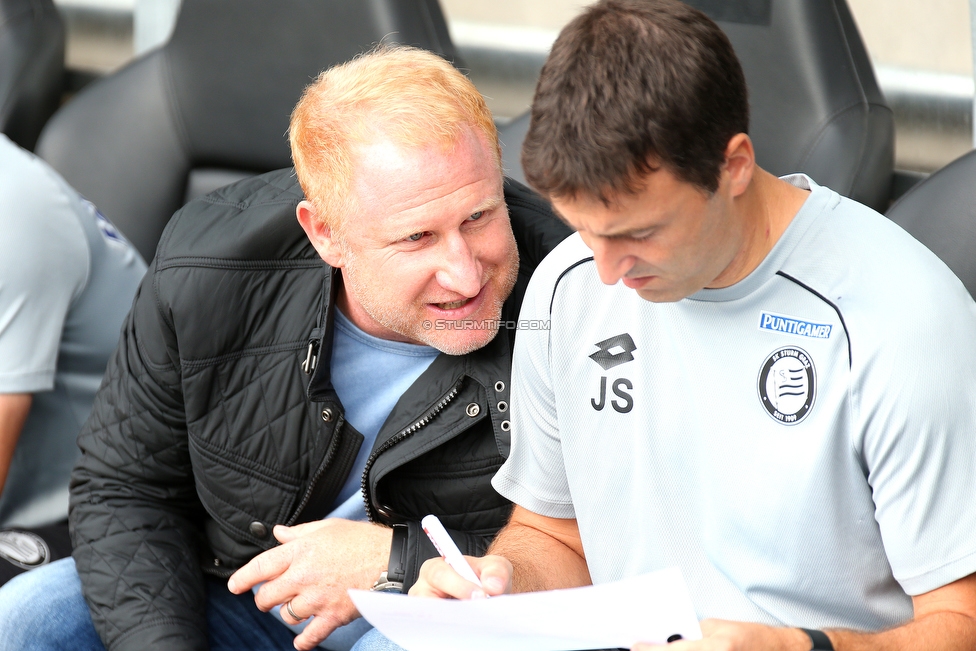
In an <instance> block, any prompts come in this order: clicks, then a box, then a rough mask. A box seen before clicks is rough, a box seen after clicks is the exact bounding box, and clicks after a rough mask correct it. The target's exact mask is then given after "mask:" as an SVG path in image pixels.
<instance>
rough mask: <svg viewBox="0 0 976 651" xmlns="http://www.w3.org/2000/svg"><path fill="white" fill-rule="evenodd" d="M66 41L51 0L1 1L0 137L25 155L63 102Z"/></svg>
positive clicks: (58, 16)
mask: <svg viewBox="0 0 976 651" xmlns="http://www.w3.org/2000/svg"><path fill="white" fill-rule="evenodd" d="M64 38H65V37H64V24H63V23H62V22H61V17H60V15H59V14H58V12H57V10H56V9H55V7H54V3H53V2H52V0H0V131H2V132H3V133H5V134H6V135H7V137H9V138H10V139H11V140H13V141H14V142H16V143H17V144H18V145H20V146H21V147H24V148H25V149H34V145H35V143H36V142H37V136H38V134H39V133H40V132H41V128H42V127H43V126H44V123H45V122H47V120H48V118H49V117H51V114H53V113H54V111H55V110H56V109H57V108H58V103H59V102H60V101H61V91H62V89H63V86H64Z"/></svg>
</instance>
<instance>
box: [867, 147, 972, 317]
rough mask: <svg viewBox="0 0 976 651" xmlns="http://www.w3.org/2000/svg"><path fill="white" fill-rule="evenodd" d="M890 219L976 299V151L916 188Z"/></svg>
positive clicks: (889, 211)
mask: <svg viewBox="0 0 976 651" xmlns="http://www.w3.org/2000/svg"><path fill="white" fill-rule="evenodd" d="M886 215H887V217H888V218H889V219H891V221H893V222H895V223H896V224H898V225H899V226H901V227H902V228H904V229H905V230H906V231H908V232H909V233H911V234H912V235H913V236H914V237H915V239H917V240H918V241H920V242H921V243H922V244H924V245H925V246H927V247H928V248H929V249H930V250H931V251H932V252H933V253H935V254H936V255H937V256H939V258H941V259H942V261H943V262H945V263H946V265H948V267H949V268H950V269H952V271H953V273H955V274H956V275H957V276H958V277H959V279H960V280H962V283H963V285H965V286H966V289H968V290H969V293H970V295H972V296H973V297H974V298H976V151H972V152H969V153H968V154H965V155H963V156H961V157H960V158H957V159H956V160H954V161H953V162H951V163H949V164H948V165H946V166H945V167H943V168H942V169H940V170H938V171H937V172H935V173H934V174H932V176H930V177H928V178H927V179H925V180H924V181H922V182H921V183H919V184H917V185H915V186H914V187H913V188H912V189H911V190H909V191H908V192H907V193H906V194H905V195H904V196H903V197H901V199H899V200H898V201H897V202H896V203H895V204H894V205H893V206H891V208H890V209H889V210H888V212H887V213H886Z"/></svg>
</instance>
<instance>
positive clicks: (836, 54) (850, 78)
mask: <svg viewBox="0 0 976 651" xmlns="http://www.w3.org/2000/svg"><path fill="white" fill-rule="evenodd" d="M685 1H686V2H687V3H688V4H690V5H692V6H695V7H697V8H699V9H701V10H702V11H704V12H705V13H706V14H708V15H709V16H711V17H712V18H713V19H714V20H715V21H716V22H718V24H719V25H720V26H721V27H722V29H723V30H725V32H726V34H728V36H729V40H730V41H732V46H733V47H734V48H735V51H736V54H738V56H739V60H740V61H741V62H742V67H743V70H744V72H745V76H746V82H747V83H748V85H749V97H750V111H751V116H750V118H751V120H750V122H751V124H750V130H749V132H750V135H751V136H752V139H753V141H754V143H755V146H756V155H757V159H758V162H759V165H760V166H761V167H763V168H764V169H766V170H767V171H769V172H772V173H774V174H777V175H782V174H788V173H791V172H806V173H807V174H809V175H810V176H811V177H812V178H813V179H814V180H815V181H817V183H820V184H821V185H826V186H828V187H830V188H832V189H834V190H836V191H837V192H840V193H841V194H844V195H846V196H849V197H851V198H853V199H856V200H857V201H860V202H862V203H865V204H867V205H869V206H871V207H873V208H875V209H876V210H879V211H882V212H883V211H884V210H885V209H886V208H887V206H888V198H889V195H890V189H891V178H892V171H893V164H894V119H893V117H892V113H891V110H890V109H889V108H888V106H887V104H886V103H885V99H884V96H883V95H882V93H881V91H880V89H879V87H878V83H877V81H876V79H875V77H874V71H873V69H872V67H871V61H870V59H869V58H868V55H867V51H866V50H865V48H864V44H863V42H862V41H861V37H860V34H859V33H858V31H857V26H856V25H855V23H854V19H853V17H852V16H851V12H850V9H849V8H848V6H847V3H846V2H845V1H844V0H685ZM527 129H528V116H527V115H523V116H521V117H520V118H517V119H516V120H514V121H512V122H511V123H510V124H508V125H505V126H504V127H503V128H502V133H501V137H502V142H503V144H504V145H505V152H506V164H507V165H508V166H509V169H510V171H511V173H512V175H513V176H515V177H519V176H521V174H522V172H521V165H520V164H519V163H518V156H519V150H520V149H521V143H522V139H523V138H524V137H525V132H526V131H527ZM516 166H517V167H516Z"/></svg>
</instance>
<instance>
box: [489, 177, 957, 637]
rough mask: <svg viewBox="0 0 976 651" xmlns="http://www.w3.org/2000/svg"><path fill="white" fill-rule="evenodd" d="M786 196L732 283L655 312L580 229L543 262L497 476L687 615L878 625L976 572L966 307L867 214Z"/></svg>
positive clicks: (816, 196) (501, 484)
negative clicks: (769, 242)
mask: <svg viewBox="0 0 976 651" xmlns="http://www.w3.org/2000/svg"><path fill="white" fill-rule="evenodd" d="M789 180H791V182H793V183H794V184H796V185H799V186H800V187H807V188H811V187H812V194H811V195H810V197H809V198H808V199H807V201H806V203H805V204H804V206H803V208H802V209H801V211H800V212H799V213H798V214H797V215H796V217H795V218H794V219H793V221H792V223H791V225H790V226H789V228H788V229H787V231H786V233H785V234H784V235H783V236H782V238H781V239H780V241H779V242H778V243H777V244H776V246H775V247H774V249H773V251H772V252H771V253H770V254H769V255H768V256H767V258H766V260H765V261H764V262H763V263H762V264H761V265H760V266H759V267H758V268H757V269H756V270H755V271H754V272H753V273H752V274H750V275H749V276H748V277H747V278H745V279H744V280H742V281H741V282H739V283H737V284H736V285H734V286H732V287H728V288H724V289H719V290H702V291H700V292H698V293H697V294H695V295H694V296H692V297H690V298H688V299H685V300H682V301H679V302H677V303H661V304H655V303H650V302H647V301H645V300H643V299H641V298H640V297H639V296H638V295H637V294H636V292H635V291H633V290H631V289H628V288H626V287H624V286H623V285H622V284H618V285H616V286H613V287H607V286H605V285H602V284H601V283H600V280H599V278H598V277H597V273H596V270H595V267H594V264H593V262H592V259H591V255H592V254H591V253H590V251H589V250H588V249H587V248H586V247H585V246H584V245H583V244H582V241H581V240H580V239H579V237H578V236H574V237H572V238H570V239H569V240H567V241H566V242H564V243H563V244H562V245H561V246H559V247H558V248H557V249H556V250H555V251H554V252H553V253H552V254H551V255H550V256H549V257H548V258H547V259H546V261H545V262H544V263H543V265H542V266H540V268H539V269H538V271H537V272H536V274H535V276H534V278H533V279H532V283H531V284H530V286H529V289H528V293H527V294H526V298H525V302H524V303H523V308H522V315H521V319H522V320H527V319H536V320H543V321H544V320H549V319H551V330H550V331H548V332H546V331H522V332H519V335H518V338H517V341H516V348H515V361H514V370H513V380H512V382H513V393H512V395H513V398H512V412H513V416H512V423H513V429H512V435H513V436H512V454H511V457H510V458H509V460H508V461H507V463H506V464H505V465H504V466H503V467H502V469H501V470H500V471H499V473H498V475H497V476H496V477H495V480H494V484H495V487H496V489H498V491H499V492H501V493H502V494H503V495H505V496H506V497H508V498H510V499H512V500H513V501H515V502H517V503H518V504H520V505H522V506H524V507H526V508H528V509H530V510H532V511H535V512H537V513H541V514H543V515H546V516H550V517H558V518H573V517H575V518H577V519H578V521H579V527H580V533H581V536H582V540H583V544H584V549H585V552H586V558H587V563H588V564H589V568H590V573H591V576H592V577H593V580H594V582H598V583H599V582H605V581H610V580H614V579H618V578H621V577H625V576H632V575H635V574H638V573H641V572H646V571H650V570H656V569H661V568H665V567H670V566H679V567H680V568H681V569H682V571H683V573H684V575H685V578H686V580H687V581H688V583H689V587H690V589H691V592H692V598H693V600H694V602H695V605H696V608H697V610H698V614H699V615H700V616H701V617H723V618H729V619H737V620H745V621H757V622H763V623H768V624H788V625H794V626H797V625H798V626H804V625H805V626H812V627H824V626H845V627H853V628H859V629H878V628H881V627H886V626H891V625H894V624H897V623H899V622H902V621H904V620H907V619H909V618H911V616H912V606H911V600H910V597H909V596H908V595H913V594H919V593H922V592H926V591H929V590H932V589H934V588H937V587H940V586H942V585H944V584H947V583H949V582H951V581H953V580H955V579H958V578H961V577H963V576H966V575H968V574H970V573H972V572H974V571H976V535H974V532H976V508H973V504H974V503H976V482H974V479H973V477H974V476H976V371H974V369H976V336H974V333H976V305H974V303H973V301H972V299H971V298H970V297H969V295H968V294H967V293H966V290H965V289H964V288H963V286H962V284H961V283H960V282H959V281H958V280H957V279H956V278H955V277H954V276H953V275H952V274H951V272H950V271H949V270H948V269H947V268H946V267H945V265H943V264H942V263H941V262H940V261H939V260H938V259H937V258H936V257H935V256H934V255H933V254H932V253H930V252H929V251H928V250H926V249H925V248H924V247H922V246H921V245H920V244H918V243H917V242H916V241H914V240H913V239H912V238H911V237H910V236H908V235H907V234H906V233H905V232H903V231H902V230H900V229H899V228H898V227H897V226H895V225H893V224H892V223H890V222H889V221H888V220H886V219H885V218H884V217H882V216H881V215H879V214H877V213H875V212H873V211H871V210H870V209H868V208H866V207H864V206H861V205H859V204H856V203H854V202H852V201H850V200H848V199H844V198H841V197H840V196H839V195H837V194H836V193H835V192H832V191H830V190H828V189H826V188H821V187H817V186H816V185H815V184H812V181H809V179H807V178H806V177H802V176H801V177H792V178H790V179H789ZM906 593H907V594H906Z"/></svg>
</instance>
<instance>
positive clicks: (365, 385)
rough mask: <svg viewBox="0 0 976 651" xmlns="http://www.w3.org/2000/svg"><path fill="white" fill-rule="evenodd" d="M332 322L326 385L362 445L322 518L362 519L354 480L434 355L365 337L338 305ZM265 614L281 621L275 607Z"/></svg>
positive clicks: (333, 644) (332, 640) (344, 630)
mask: <svg viewBox="0 0 976 651" xmlns="http://www.w3.org/2000/svg"><path fill="white" fill-rule="evenodd" d="M334 324H335V328H334V330H333V335H332V361H331V366H330V368H331V374H332V386H333V387H334V388H335V390H336V394H337V395H338V396H339V400H340V402H342V406H343V408H344V409H345V418H346V421H347V422H348V423H349V424H350V425H352V426H353V427H354V428H355V429H356V431H358V432H359V433H360V434H362V435H363V444H362V447H360V448H359V454H357V455H356V461H355V462H353V465H352V469H351V470H350V471H349V477H348V478H347V479H346V483H345V484H344V485H343V487H342V490H341V491H339V496H338V497H337V498H336V501H335V504H334V505H333V509H332V512H331V513H329V515H328V516H326V517H329V518H345V519H347V520H365V519H366V507H365V505H364V503H363V495H362V491H361V490H360V485H361V483H360V478H361V477H362V474H363V471H364V470H365V469H366V460H367V459H368V458H369V455H370V452H372V450H373V443H374V442H375V441H376V435H377V434H378V433H379V431H380V428H381V427H382V426H383V423H385V422H386V419H387V417H389V415H390V412H391V411H393V407H394V406H395V405H396V403H397V401H398V400H399V399H400V396H402V395H403V393H404V392H405V391H406V390H407V389H408V388H409V387H410V385H412V384H413V383H414V382H415V381H416V380H417V378H419V377H420V375H421V374H422V373H423V372H424V371H426V370H427V367H428V366H430V364H431V362H433V361H434V358H436V357H437V355H439V354H440V353H439V351H438V350H437V349H436V348H431V347H430V346H422V345H418V344H407V343H403V342H399V341H389V340H387V339H380V338H378V337H374V336H372V335H369V334H367V333H365V332H363V331H362V330H360V329H359V328H358V327H357V326H356V325H355V324H353V322H352V321H350V320H349V319H348V318H347V317H346V316H345V315H344V314H342V312H340V311H339V310H338V308H336V310H335V321H334ZM255 589H257V586H255ZM271 612H272V613H274V615H275V617H278V618H279V619H281V615H280V614H279V612H278V609H277V608H273V609H272V610H271ZM282 622H283V623H284V620H282ZM306 625H307V622H303V623H301V624H299V625H297V626H292V625H289V624H286V626H288V627H289V628H290V629H292V630H293V631H295V632H300V631H301V630H302V629H304V628H305V626H306ZM370 628H371V627H370V625H369V624H368V623H367V622H366V621H365V620H364V619H357V620H355V621H353V622H352V623H351V624H349V625H347V626H341V627H339V628H338V629H336V630H335V632H333V633H332V635H330V636H329V637H328V638H327V639H326V640H325V641H324V642H322V644H321V645H320V646H321V647H324V648H326V649H335V650H340V649H348V648H350V647H351V646H352V645H353V644H354V643H355V642H356V640H358V639H359V638H360V637H361V636H362V635H363V634H364V633H365V632H366V631H367V630H369V629H370Z"/></svg>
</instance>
